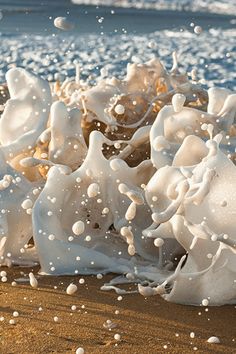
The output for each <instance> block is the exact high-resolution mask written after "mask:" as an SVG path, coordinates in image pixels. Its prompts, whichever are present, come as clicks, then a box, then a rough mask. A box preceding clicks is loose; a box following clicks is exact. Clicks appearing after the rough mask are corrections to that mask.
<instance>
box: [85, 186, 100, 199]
mask: <svg viewBox="0 0 236 354" xmlns="http://www.w3.org/2000/svg"><path fill="white" fill-rule="evenodd" d="M98 193H99V185H98V184H97V183H91V184H90V185H89V187H88V189H87V194H88V197H89V198H94V197H96V196H97V195H98Z"/></svg>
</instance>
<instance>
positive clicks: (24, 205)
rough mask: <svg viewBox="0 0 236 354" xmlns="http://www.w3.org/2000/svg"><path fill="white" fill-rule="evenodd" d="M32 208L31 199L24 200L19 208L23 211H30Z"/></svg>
mask: <svg viewBox="0 0 236 354" xmlns="http://www.w3.org/2000/svg"><path fill="white" fill-rule="evenodd" d="M32 206H33V202H32V200H31V199H25V200H24V201H23V202H22V204H21V207H22V208H23V209H25V210H27V209H31V208H32Z"/></svg>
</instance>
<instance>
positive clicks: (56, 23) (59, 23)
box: [54, 17, 74, 31]
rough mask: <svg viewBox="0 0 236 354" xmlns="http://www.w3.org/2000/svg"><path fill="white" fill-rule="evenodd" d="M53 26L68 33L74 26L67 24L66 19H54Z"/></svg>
mask: <svg viewBox="0 0 236 354" xmlns="http://www.w3.org/2000/svg"><path fill="white" fill-rule="evenodd" d="M54 26H55V27H57V28H59V29H61V30H63V31H69V30H72V29H73V28H74V24H73V23H71V22H69V21H68V20H67V18H66V17H56V18H55V20H54Z"/></svg>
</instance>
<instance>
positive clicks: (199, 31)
mask: <svg viewBox="0 0 236 354" xmlns="http://www.w3.org/2000/svg"><path fill="white" fill-rule="evenodd" d="M194 33H196V34H201V33H202V27H201V26H195V27H194Z"/></svg>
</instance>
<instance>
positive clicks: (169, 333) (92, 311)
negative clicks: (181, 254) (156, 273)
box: [0, 267, 236, 354]
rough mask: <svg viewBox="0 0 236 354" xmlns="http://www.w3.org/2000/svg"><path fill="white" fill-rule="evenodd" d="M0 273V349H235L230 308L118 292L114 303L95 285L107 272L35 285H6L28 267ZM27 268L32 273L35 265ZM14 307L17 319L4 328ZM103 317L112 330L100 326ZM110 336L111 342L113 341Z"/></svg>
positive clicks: (42, 278) (111, 295) (235, 322)
mask: <svg viewBox="0 0 236 354" xmlns="http://www.w3.org/2000/svg"><path fill="white" fill-rule="evenodd" d="M1 270H6V272H7V278H8V280H7V282H6V283H0V304H1V305H0V317H2V316H3V317H4V321H2V322H0V352H1V353H5V354H10V353H17V354H20V353H22V354H28V353H48V354H49V353H75V351H76V349H77V348H78V347H83V348H84V349H85V353H89V354H92V353H97V354H98V353H104V354H105V353H109V354H111V353H112V354H113V353H119V354H121V353H122V354H126V353H127V354H128V353H129V354H130V353H131V354H135V353H153V354H154V353H171V354H174V353H193V352H199V353H201V354H204V353H214V354H215V353H235V352H236V345H235V341H236V333H235V328H236V316H235V311H236V309H235V306H223V307H209V308H205V307H202V306H201V307H200V306H199V307H192V306H183V305H176V304H173V303H168V302H165V301H164V300H162V299H161V298H160V297H157V296H152V297H149V298H147V299H145V298H144V297H142V296H141V295H139V294H132V295H123V296H122V300H121V301H118V296H119V295H117V294H116V293H114V292H104V291H101V290H100V287H101V286H102V285H103V284H104V283H105V282H107V281H109V280H110V279H111V278H112V275H107V276H105V277H103V279H101V280H98V279H97V278H96V277H95V276H86V277H84V276H83V277H82V276H74V277H71V276H60V277H52V276H50V277H48V276H40V277H38V284H39V287H38V288H37V289H33V288H32V287H31V286H30V285H29V283H28V282H27V281H25V282H24V281H21V282H19V283H18V284H17V285H16V286H12V285H11V283H12V281H14V279H22V278H23V279H24V278H25V279H28V273H29V272H30V271H31V270H32V269H31V268H19V267H16V268H11V269H5V268H1ZM33 271H34V273H35V274H37V269H34V270H33ZM80 278H83V279H85V283H84V284H79V279H80ZM72 282H74V284H76V285H77V286H78V291H77V292H76V293H75V294H74V295H71V296H70V295H67V294H66V288H67V286H68V285H69V284H70V283H72ZM55 287H56V288H55ZM73 305H75V306H76V310H74V311H73V310H72V309H71V306H73ZM40 307H41V308H42V309H40V310H41V311H40V310H39V308H40ZM14 311H17V312H18V313H19V316H18V317H16V318H15V322H16V324H15V325H10V324H9V320H10V319H13V318H14V317H13V315H12V314H13V312H14ZM117 311H119V313H117ZM55 316H56V317H58V322H55V321H54V317H55ZM107 320H111V321H112V322H113V323H114V324H115V325H116V327H115V328H113V329H111V330H108V329H107V328H104V326H103V324H104V323H105V322H106V321H107ZM191 332H194V333H195V337H194V338H191V337H190V333H191ZM117 333H118V334H120V336H121V340H120V341H119V342H117V341H116V340H115V339H114V335H115V334H117ZM211 336H218V337H219V338H220V341H221V344H208V343H206V341H207V339H208V338H209V337H211Z"/></svg>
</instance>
